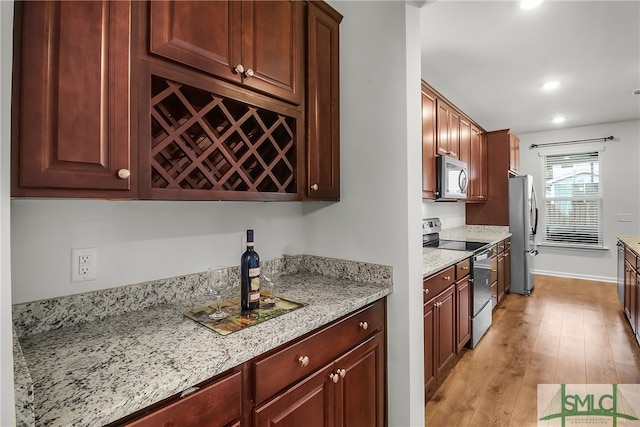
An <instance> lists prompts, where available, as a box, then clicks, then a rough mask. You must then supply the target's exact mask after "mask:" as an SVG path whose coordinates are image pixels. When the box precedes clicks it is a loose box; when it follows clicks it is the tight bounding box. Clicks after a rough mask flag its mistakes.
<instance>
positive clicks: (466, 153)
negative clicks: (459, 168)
mask: <svg viewBox="0 0 640 427" xmlns="http://www.w3.org/2000/svg"><path fill="white" fill-rule="evenodd" d="M459 129H460V132H459V143H460V144H459V150H460V151H459V155H458V158H459V159H460V161H462V162H465V163H466V164H467V165H469V164H470V163H471V121H470V120H469V119H468V118H466V117H464V116H460V127H459Z"/></svg>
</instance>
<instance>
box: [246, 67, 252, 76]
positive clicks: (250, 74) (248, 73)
mask: <svg viewBox="0 0 640 427" xmlns="http://www.w3.org/2000/svg"><path fill="white" fill-rule="evenodd" d="M244 75H245V77H253V70H252V69H251V68H247V71H245V72H244Z"/></svg>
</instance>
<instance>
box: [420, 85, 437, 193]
mask: <svg viewBox="0 0 640 427" xmlns="http://www.w3.org/2000/svg"><path fill="white" fill-rule="evenodd" d="M436 191H437V183H436V95H435V94H434V93H433V91H431V90H430V89H429V87H428V86H427V85H426V84H425V83H424V82H422V198H423V199H435V198H436Z"/></svg>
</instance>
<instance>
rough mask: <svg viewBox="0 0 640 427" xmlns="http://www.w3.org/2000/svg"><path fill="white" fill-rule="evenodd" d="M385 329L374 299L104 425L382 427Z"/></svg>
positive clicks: (382, 313)
mask: <svg viewBox="0 0 640 427" xmlns="http://www.w3.org/2000/svg"><path fill="white" fill-rule="evenodd" d="M452 299H453V298H452ZM385 323H386V299H381V300H378V301H377V302H375V303H373V304H371V305H369V306H367V307H364V308H362V309H360V310H358V311H356V312H354V313H352V314H350V315H347V316H345V317H344V318H342V319H340V320H337V321H336V322H334V323H332V324H330V325H328V326H325V327H322V328H319V329H317V330H315V331H313V332H310V333H309V334H307V335H306V336H304V337H301V338H298V339H296V340H294V341H291V342H288V343H286V344H283V345H282V346H280V347H278V348H276V349H274V350H271V351H269V352H267V353H265V354H264V355H261V356H258V357H256V358H255V359H252V360H250V361H247V362H245V363H244V364H242V365H240V366H238V367H236V368H234V369H232V370H231V371H229V372H228V373H225V374H221V375H219V376H217V377H216V378H214V379H212V380H209V381H208V382H206V383H203V384H202V385H199V386H196V387H193V388H192V389H189V390H187V391H185V392H183V393H182V395H178V396H175V397H173V398H169V399H166V400H164V401H162V402H159V403H157V404H155V405H152V406H150V407H148V408H146V409H143V410H141V411H139V412H137V413H135V414H133V415H130V416H128V417H126V418H123V419H121V420H119V421H117V422H114V423H112V424H110V426H135V427H146V426H181V427H190V426H207V427H223V426H225V427H226V426H240V425H242V426H245V427H250V426H255V427H262V426H265V427H266V426H270V427H276V426H277V427H295V426H305V427H307V426H311V427H314V426H318V427H320V426H323V427H327V426H331V427H347V426H371V427H383V426H384V425H385V422H386V404H385V399H386V386H387V382H386V344H385V343H386V329H385Z"/></svg>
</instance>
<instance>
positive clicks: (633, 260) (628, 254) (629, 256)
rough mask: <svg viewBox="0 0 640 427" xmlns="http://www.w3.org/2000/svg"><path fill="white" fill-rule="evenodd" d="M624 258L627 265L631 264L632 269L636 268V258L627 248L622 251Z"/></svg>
mask: <svg viewBox="0 0 640 427" xmlns="http://www.w3.org/2000/svg"><path fill="white" fill-rule="evenodd" d="M624 258H625V259H626V260H627V262H628V263H629V264H631V266H632V267H634V268H636V269H637V268H638V264H637V261H636V260H637V257H636V254H635V253H634V252H633V251H632V250H631V249H629V248H625V250H624Z"/></svg>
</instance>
